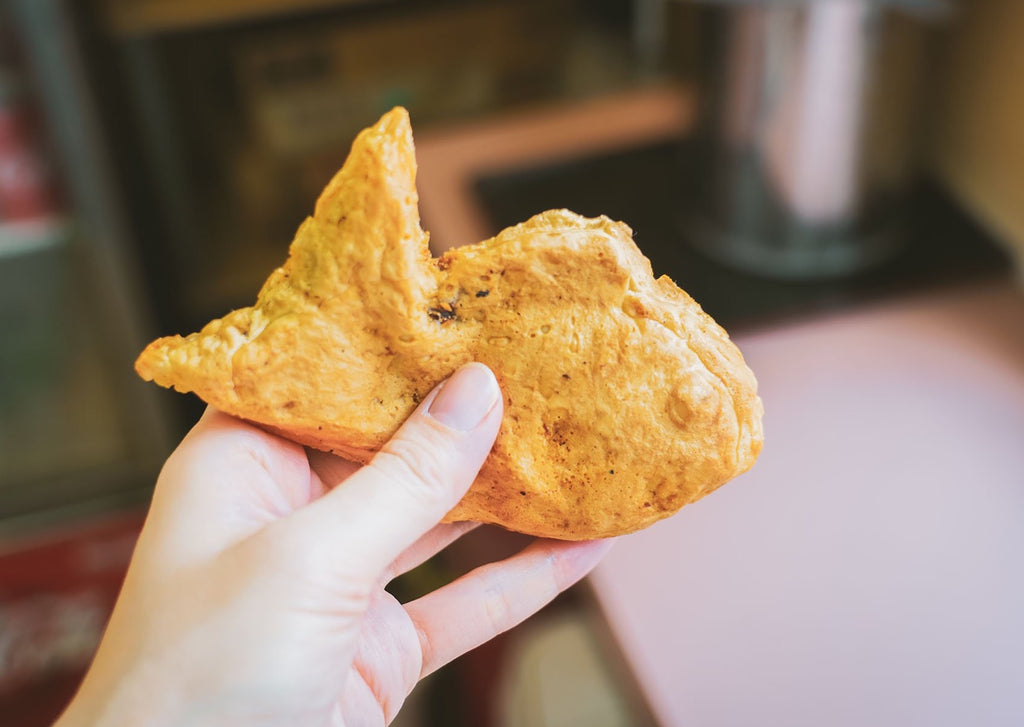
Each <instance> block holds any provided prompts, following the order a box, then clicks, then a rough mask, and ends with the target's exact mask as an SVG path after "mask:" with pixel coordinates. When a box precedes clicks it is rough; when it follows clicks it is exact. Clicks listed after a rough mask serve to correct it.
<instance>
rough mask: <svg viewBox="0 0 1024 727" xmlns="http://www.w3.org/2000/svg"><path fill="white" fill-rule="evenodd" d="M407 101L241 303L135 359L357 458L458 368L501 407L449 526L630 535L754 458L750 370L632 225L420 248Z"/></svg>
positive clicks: (370, 135) (756, 422) (367, 136)
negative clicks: (470, 369) (250, 300)
mask: <svg viewBox="0 0 1024 727" xmlns="http://www.w3.org/2000/svg"><path fill="white" fill-rule="evenodd" d="M415 173H416V165H415V157H414V151H413V143H412V133H411V130H410V127H409V120H408V116H407V114H406V112H405V110H404V109H395V110H393V111H391V112H389V113H388V114H386V115H385V116H384V117H383V118H382V119H381V120H380V122H379V123H378V124H377V125H376V126H374V127H372V128H370V129H367V130H365V131H363V132H362V133H361V134H360V135H359V137H357V139H356V141H355V142H354V144H353V146H352V150H351V152H350V155H349V158H348V160H347V161H346V163H345V165H344V167H343V168H342V169H341V171H340V172H338V174H337V175H336V176H335V177H334V179H333V180H331V182H330V184H328V186H327V188H326V189H325V190H324V192H323V194H322V195H321V197H320V199H319V200H318V202H317V204H316V210H315V213H314V215H313V216H312V217H311V218H309V219H307V220H306V221H305V222H304V223H303V224H302V226H301V227H300V228H299V230H298V232H297V234H296V237H295V240H294V242H293V243H292V246H291V250H290V254H289V258H288V260H287V261H286V262H285V264H284V266H283V267H281V268H278V269H277V270H275V271H274V272H273V274H271V276H270V278H269V279H268V280H267V282H266V283H265V284H264V286H263V289H262V290H261V291H260V293H259V296H258V299H257V301H256V304H255V306H253V307H251V308H245V309H242V310H237V311H234V312H232V313H229V314H228V315H227V316H225V317H224V318H222V319H220V320H216V321H213V322H211V323H210V324H208V325H207V326H206V327H205V328H203V330H201V331H199V332H198V333H193V334H191V335H189V336H187V337H184V338H183V337H181V336H172V337H168V338H161V339H159V340H157V341H154V342H153V343H151V344H150V345H149V346H148V347H147V348H146V350H145V351H144V352H143V353H142V355H141V356H140V357H139V359H138V361H137V362H136V369H137V371H138V372H139V374H140V375H141V376H142V377H143V378H145V379H147V380H153V381H155V382H157V383H158V384H160V385H162V386H173V387H174V388H176V389H178V390H179V391H183V392H185V391H192V392H195V393H196V394H197V395H199V396H200V397H201V398H202V399H204V400H205V401H207V402H209V403H210V404H212V405H214V406H215V407H217V408H219V409H222V410H223V411H226V412H229V413H231V414H234V415H236V416H239V417H242V418H244V419H247V420H250V421H252V422H255V423H257V424H260V425H263V426H264V427H266V428H268V429H270V430H272V431H275V432H278V433H280V434H283V435H285V436H287V437H289V438H291V439H293V440H296V441H298V442H301V443H303V444H305V445H308V446H311V447H315V448H317V449H322V450H328V451H332V452H335V453H337V454H340V455H342V456H345V457H347V458H350V459H353V460H356V461H360V462H365V461H367V460H368V459H369V458H370V457H371V456H372V455H373V453H374V452H375V451H377V450H378V449H379V448H380V447H381V446H382V445H383V444H384V442H386V441H387V439H388V438H389V437H390V436H391V435H392V434H393V433H394V432H395V431H396V429H397V428H398V426H399V425H400V424H401V423H402V421H403V420H404V419H405V418H406V417H407V416H408V415H409V414H410V413H411V412H412V410H413V409H414V408H415V407H416V404H417V403H418V402H419V401H420V399H421V398H422V397H424V396H425V395H426V394H427V393H428V392H429V391H430V390H431V389H432V388H433V387H434V386H435V385H436V384H437V383H438V382H439V381H441V380H442V379H444V378H445V377H447V376H448V375H449V374H451V373H452V372H453V371H454V370H455V369H456V368H457V367H458V366H459V365H461V364H463V363H465V362H468V361H480V362H482V363H484V364H486V365H488V366H489V367H490V368H491V369H492V370H493V371H494V372H495V374H496V376H497V378H498V381H499V383H500V384H501V387H502V390H503V392H504V395H505V417H504V420H503V422H502V427H501V431H500V433H499V435H498V439H497V442H496V443H495V445H494V449H493V451H492V453H491V456H490V457H489V458H488V460H487V461H486V463H485V464H484V466H483V469H482V470H481V472H480V475H479V477H478V478H477V480H476V482H475V483H474V484H473V486H472V488H471V489H470V491H469V492H468V494H467V495H466V496H465V497H464V498H463V500H462V501H461V502H460V503H459V504H458V505H457V506H456V508H455V509H454V510H453V511H452V512H451V513H450V514H449V515H448V518H447V519H448V520H453V521H454V520H475V521H480V522H487V523H496V524H499V525H502V526H504V527H506V528H509V529H512V530H517V531H520V532H524V533H530V534H533V535H539V536H546V537H553V538H561V539H570V540H576V539H586V538H595V537H607V536H612V535H619V534H622V533H627V532H631V531H634V530H638V529H640V528H643V527H645V526H647V525H650V524H651V523H653V522H655V521H656V520H659V519H661V518H663V517H666V516H667V515H670V514H672V513H674V512H676V511H677V510H678V509H679V508H681V507H682V506H683V505H685V504H687V503H689V502H693V501H694V500H697V499H698V498H700V497H702V496H704V495H706V494H707V493H709V492H711V491H712V490H714V489H715V488H717V487H718V486H720V485H721V484H723V483H724V482H726V481H728V480H729V479H731V478H732V477H734V476H735V475H737V474H739V473H741V472H743V471H745V470H746V469H748V468H749V467H750V466H751V465H752V464H753V463H754V460H755V459H756V457H757V454H758V452H759V451H760V448H761V442H762V430H761V414H762V409H761V402H760V399H759V398H758V397H757V383H756V381H755V379H754V376H753V374H752V373H751V371H750V370H749V369H748V368H747V366H746V365H745V363H744V361H743V357H742V356H741V354H740V352H739V350H738V349H737V348H736V347H735V346H734V345H733V344H732V343H731V342H730V341H729V338H728V336H727V335H726V333H725V331H723V330H722V329H721V328H720V327H719V326H718V325H717V324H716V323H715V322H714V321H713V320H712V319H711V318H710V317H709V316H707V315H706V314H705V313H704V312H703V311H702V310H701V308H700V306H698V305H697V304H696V303H695V302H694V301H693V300H692V299H691V298H690V297H689V296H688V295H687V294H686V293H684V292H683V291H682V290H680V289H679V288H678V287H677V286H676V285H675V284H674V283H673V282H672V281H671V280H669V279H668V278H667V277H661V278H658V279H655V278H654V277H653V275H652V272H651V266H650V263H649V262H648V261H647V259H646V258H645V257H644V256H643V255H642V254H641V253H640V251H639V249H637V247H636V245H635V244H634V243H633V239H632V233H631V231H630V229H629V228H628V227H627V226H626V225H624V224H622V223H619V222H613V221H612V220H609V219H608V218H606V217H599V218H596V219H586V218H583V217H580V216H579V215H576V214H573V213H572V212H569V211H567V210H552V211H549V212H545V213H543V214H540V215H537V216H535V217H533V218H532V219H530V220H529V221H527V222H524V223H522V224H520V225H517V226H515V227H512V228H509V229H507V230H505V231H503V232H502V233H501V234H499V235H498V236H497V237H494V238H492V239H490V240H486V241H484V242H481V243H479V244H476V245H471V246H467V247H463V248H458V249H454V250H451V251H449V252H448V253H446V254H445V255H444V256H442V257H441V258H438V259H432V258H431V256H430V253H429V249H428V246H427V235H426V233H425V232H423V230H421V229H420V225H419V213H418V210H417V194H416V187H415Z"/></svg>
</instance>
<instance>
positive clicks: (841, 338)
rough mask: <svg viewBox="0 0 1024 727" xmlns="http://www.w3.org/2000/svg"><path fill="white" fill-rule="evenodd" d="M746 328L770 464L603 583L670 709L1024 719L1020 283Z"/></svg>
mask: <svg viewBox="0 0 1024 727" xmlns="http://www.w3.org/2000/svg"><path fill="white" fill-rule="evenodd" d="M738 343H739V344H740V347H741V348H742V349H743V351H744V354H745V356H746V357H747V360H748V362H749V363H750V365H751V367H752V368H753V369H754V371H755V372H756V373H757V375H758V379H759V380H760V383H761V392H762V396H763V399H764V403H765V410H766V412H767V414H766V418H765V431H766V444H765V449H764V452H763V454H762V456H761V459H760V461H759V462H758V464H757V465H756V466H755V468H754V469H753V470H752V471H751V472H750V473H748V474H746V475H744V476H743V477H741V478H739V479H738V480H736V481H735V482H734V483H732V484H730V485H728V486H727V487H725V488H723V489H722V490H719V491H718V492H716V493H713V494H712V495H710V496H709V497H707V498H706V499H705V500H703V501H702V502H699V503H697V504H695V505H692V506H690V507H688V508H686V509H684V510H683V511H682V512H681V513H680V514H679V515H677V516H676V517H674V518H671V519H669V520H668V521H664V522H662V523H659V524H658V525H656V526H654V527H653V528H650V529H648V530H646V531H644V532H642V533H638V534H636V535H633V536H630V537H627V538H624V539H622V541H621V542H620V543H619V544H618V545H617V546H616V548H615V549H614V550H613V551H612V553H611V555H610V556H609V557H608V559H607V560H606V561H605V563H604V564H602V566H601V567H600V568H599V569H598V571H597V572H596V573H595V575H594V577H593V584H594V587H595V590H596V592H597V596H598V599H599V600H600V602H601V605H602V607H603V609H604V611H605V614H606V616H607V618H608V620H609V623H610V625H611V628H612V630H613V632H614V633H615V634H616V636H617V638H618V640H619V642H620V644H621V646H622V648H623V651H624V652H625V654H626V656H627V658H628V660H629V661H630V663H631V665H632V667H633V669H634V670H635V672H636V673H637V677H638V681H639V682H640V684H641V685H642V686H643V688H644V689H645V690H646V692H647V696H648V698H649V699H650V701H651V703H652V706H653V707H654V709H655V712H656V713H657V715H658V716H659V719H660V721H661V722H662V723H663V724H664V725H666V726H673V727H674V726H675V725H698V726H700V727H705V726H707V725H723V726H725V725H736V726H740V725H743V726H744V727H746V726H748V725H758V726H762V725H787V727H789V726H797V725H816V726H818V725H829V726H830V727H843V726H845V725H850V726H852V725H857V726H858V727H860V726H862V725H873V726H877V725H901V726H902V725H929V726H930V727H938V726H941V725H957V726H959V725H967V724H970V725H1007V726H1009V725H1021V724H1024V446H1022V438H1024V298H1022V297H1021V296H1020V294H1019V293H1016V292H1015V291H1013V290H1011V289H1010V288H1009V287H1007V286H1002V285H999V286H990V287H989V288H987V289H983V288H973V289H969V290H961V291H957V292H946V293H945V294H944V295H941V296H938V297H930V298H926V299H916V300H911V301H903V302H901V303H899V304H892V305H889V306H885V307H878V308H874V309H871V310H866V311H861V312H858V313H854V314H850V315H846V316H841V317H833V318H828V319H823V320H819V321H816V322H811V323H804V324H799V325H794V326H790V327H785V328H777V329H774V330H771V331H766V332H762V333H758V334H756V335H751V336H746V337H743V338H740V339H739V340H738Z"/></svg>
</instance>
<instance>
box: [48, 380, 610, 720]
mask: <svg viewBox="0 0 1024 727" xmlns="http://www.w3.org/2000/svg"><path fill="white" fill-rule="evenodd" d="M501 415H502V404H501V395H500V392H499V390H498V386H497V383H496V382H495V380H494V376H493V374H491V372H490V371H489V370H488V369H487V368H486V367H484V366H482V365H480V364H469V365H467V366H465V367H463V368H462V369H460V370H459V371H458V372H456V373H455V375H453V376H452V378H450V379H449V380H448V381H446V382H445V383H443V384H441V385H440V386H439V387H438V388H437V389H435V390H434V391H433V392H432V393H431V394H430V395H429V396H427V397H426V398H425V399H424V401H423V402H422V404H421V405H420V406H419V408H418V409H417V410H416V412H415V413H414V414H413V415H412V416H411V417H410V418H409V419H408V420H407V421H406V422H405V424H404V425H403V426H402V428H401V429H400V431H399V432H398V433H397V434H396V435H395V437H394V438H393V439H392V440H391V441H390V442H389V443H388V444H387V445H385V447H384V448H383V450H382V451H381V452H380V453H379V454H378V455H377V456H376V457H374V459H373V460H372V461H371V462H370V463H369V464H368V465H366V466H365V467H359V466H358V465H355V464H352V463H349V462H345V461H343V460H340V459H338V458H336V457H331V456H329V455H324V454H321V453H311V454H309V455H307V453H306V451H305V450H304V449H303V448H302V447H301V446H299V445H296V444H294V443H292V442H289V441H287V440H285V439H282V438H280V437H276V436H273V435H270V434H267V433H266V432H264V431H262V430H260V429H258V428H256V427H254V426H251V425H248V424H245V423H243V422H241V421H238V420H236V419H233V418H231V417H229V416H226V415H224V414H221V413H219V412H216V411H213V410H210V411H208V412H207V413H206V414H205V415H204V416H203V418H202V419H201V420H200V422H199V423H198V424H197V425H196V427H195V428H194V429H193V430H192V431H191V432H190V433H189V435H188V436H187V437H186V438H185V439H184V441H183V442H182V443H181V445H180V446H179V447H178V449H177V450H176V451H175V452H174V454H172V455H171V457H170V458H169V459H168V461H167V463H166V465H165V466H164V469H163V471H162V472H161V474H160V478H159V480H158V482H157V486H156V491H155V493H154V496H153V502H152V506H151V509H150V512H149V516H148V517H147V520H146V524H145V526H144V528H143V531H142V534H141V536H140V538H139V542H138V545H137V546H136V550H135V554H134V557H133V559H132V564H131V567H130V569H129V572H128V575H127V577H126V580H125V584H124V587H123V590H122V592H121V595H120V597H119V599H118V602H117V605H116V607H115V609H114V613H113V616H112V617H111V621H110V624H109V626H108V628H107V632H106V634H105V636H104V638H103V642H102V644H101V646H100V649H99V651H98V653H97V656H96V659H95V661H94V663H93V665H92V667H91V668H90V670H89V673H88V675H87V676H86V679H85V681H84V682H83V684H82V687H81V689H80V690H79V693H78V695H77V696H76V697H75V699H74V700H73V701H72V703H71V705H70V706H69V707H68V709H67V711H66V712H65V713H64V715H63V716H62V717H61V719H60V721H59V722H58V726H59V727H75V726H77V725H90V726H96V725H128V724H130V725H147V726H148V725H160V726H163V725H188V726H189V727H200V726H204V725H246V726H247V727H248V726H250V725H261V726H262V725H267V726H270V725H300V724H301V725H331V726H332V727H338V726H340V725H345V726H346V727H356V726H357V725H383V724H387V723H389V722H390V721H391V720H392V719H393V718H394V716H395V714H396V713H397V712H398V709H399V707H400V706H401V705H402V702H403V700H404V699H405V698H406V696H407V695H408V694H409V692H410V691H411V690H412V688H413V687H414V686H415V684H416V683H417V681H418V680H419V679H421V678H422V677H423V676H425V675H427V674H429V673H430V672H432V671H434V670H435V669H437V668H438V667H440V666H442V665H443V664H445V663H447V662H449V661H451V660H452V659H454V658H455V657H457V656H459V655H461V654H463V653H465V652H466V651H468V650H470V649H472V648H474V647H476V646H478V645H479V644H481V643H483V642H485V641H487V640H489V639H490V638H492V637H494V636H495V635H497V634H498V633H500V632H502V631H505V630H506V629H508V628H511V627H512V626H514V625H515V624H517V623H519V622H520V621H522V620H523V619H525V618H526V617H528V616H529V615H531V614H533V613H534V612H536V611H537V610H538V609H540V608H541V607H542V606H544V605H545V604H546V603H547V602H549V601H550V600H551V599H552V598H554V596H556V595H557V594H558V593H559V592H561V591H562V590H564V589H565V588H567V587H568V586H570V585H571V584H573V583H575V582H576V581H577V580H579V579H580V578H582V577H583V576H584V575H585V574H586V573H587V572H588V571H589V570H590V569H591V568H592V567H593V566H594V565H595V564H596V563H597V562H598V560H600V558H601V556H602V555H603V554H604V553H605V552H606V551H607V549H608V547H609V545H610V543H609V542H607V541H597V542H587V543H567V542H557V541H542V540H538V541H536V542H534V543H533V544H532V545H530V546H529V547H527V548H526V549H525V550H524V551H522V552H521V553H519V554H518V555H515V556H513V557H511V558H509V559H507V560H504V561H501V562H498V563H491V564H488V565H485V566H482V567H481V568H478V569H476V570H475V571H472V572H471V573H469V574H467V575H465V576H463V577H461V578H459V579H458V580H456V581H454V582H452V583H450V584H448V585H446V586H444V587H442V588H440V589H438V590H436V591H434V592H432V593H429V594H427V595H426V596H423V597H422V598H419V599H417V600H415V601H412V602H410V603H407V604H404V605H403V604H400V603H399V602H398V601H397V600H395V599H394V598H393V597H392V596H391V595H390V594H388V593H387V592H386V591H385V590H384V586H385V585H386V583H387V582H388V581H389V580H390V579H391V578H393V577H394V576H396V575H399V574H401V573H403V572H405V571H407V570H409V569H411V568H413V567H415V566H416V565H418V564H419V563H421V562H423V561H424V560H426V559H427V558H429V557H431V556H432V555H434V554H435V553H437V552H438V551H439V550H441V549H442V548H444V547H445V546H446V545H448V544H449V543H451V542H452V541H454V540H455V539H456V538H458V537H459V536H460V535H462V534H463V533H464V532H466V531H467V530H468V529H470V528H471V527H472V526H471V525H468V524H465V523H456V524H438V522H439V521H440V519H441V518H442V517H443V515H444V514H445V513H446V512H447V511H448V510H449V509H450V508H451V507H452V506H453V505H455V503H456V502H457V501H458V500H459V499H460V498H461V496H462V494H463V493H464V492H465V491H466V490H467V489H468V488H469V485H470V484H471V482H472V481H473V479H474V477H475V476H476V473H477V471H478V470H479V468H480V466H481V464H482V463H483V461H484V459H485V457H486V456H487V454H488V452H489V451H490V448H491V445H492V444H493V442H494V438H495V436H496V435H497V432H498V427H499V424H500V422H501Z"/></svg>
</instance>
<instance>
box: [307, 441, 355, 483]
mask: <svg viewBox="0 0 1024 727" xmlns="http://www.w3.org/2000/svg"><path fill="white" fill-rule="evenodd" d="M306 454H307V455H308V456H309V465H310V467H312V468H313V471H314V472H316V473H317V475H318V476H319V477H320V480H321V482H323V483H324V485H325V486H326V487H327V489H333V488H335V487H337V486H338V485H340V484H341V483H342V482H344V481H345V480H347V479H348V478H349V477H350V476H352V474H353V473H354V472H356V471H358V470H359V467H360V465H359V464H358V463H357V462H350V461H349V460H347V459H343V458H342V457H339V456H338V455H336V454H331V453H330V452H321V451H320V450H317V449H307V450H306Z"/></svg>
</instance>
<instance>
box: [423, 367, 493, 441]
mask: <svg viewBox="0 0 1024 727" xmlns="http://www.w3.org/2000/svg"><path fill="white" fill-rule="evenodd" d="M500 395H501V392H500V391H499V390H498V382H497V381H495V380H494V374H492V373H491V370H490V369H489V368H487V367H486V366H484V365H483V364H478V363H471V364H466V365H465V366H463V367H462V368H460V369H459V370H458V371H456V372H455V373H454V374H452V376H451V378H449V379H448V380H447V381H445V382H444V383H443V384H441V390H440V391H438V392H437V396H435V397H434V400H433V401H432V402H430V408H429V409H427V412H428V413H429V414H430V416H432V417H434V419H437V421H439V422H441V423H442V424H444V425H445V426H449V427H451V428H452V429H457V430H459V431H461V432H468V431H469V430H470V429H474V428H476V427H477V426H478V425H479V424H480V422H482V421H483V420H484V417H486V416H487V414H488V412H490V411H491V409H493V408H494V405H495V404H496V403H497V401H498V397H499V396H500Z"/></svg>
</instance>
